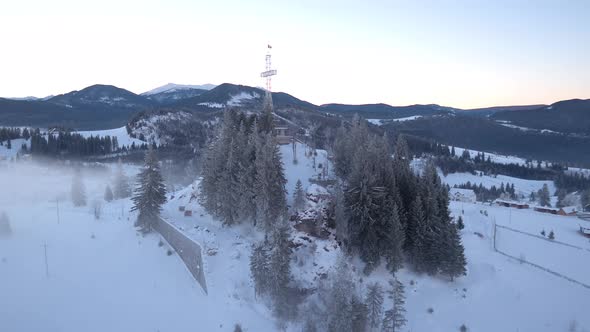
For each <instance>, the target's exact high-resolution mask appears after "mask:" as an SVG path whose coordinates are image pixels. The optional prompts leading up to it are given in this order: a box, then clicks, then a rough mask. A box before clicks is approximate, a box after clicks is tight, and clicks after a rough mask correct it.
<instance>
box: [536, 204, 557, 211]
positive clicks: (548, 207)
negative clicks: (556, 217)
mask: <svg viewBox="0 0 590 332" xmlns="http://www.w3.org/2000/svg"><path fill="white" fill-rule="evenodd" d="M535 209H539V210H548V211H556V212H557V211H559V209H558V208H554V207H550V206H538V205H537V206H535Z"/></svg>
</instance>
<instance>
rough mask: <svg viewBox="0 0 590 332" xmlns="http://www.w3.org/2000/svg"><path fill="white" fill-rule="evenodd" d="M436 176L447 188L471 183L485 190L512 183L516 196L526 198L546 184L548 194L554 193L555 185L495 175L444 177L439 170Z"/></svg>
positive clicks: (469, 174) (450, 175)
mask: <svg viewBox="0 0 590 332" xmlns="http://www.w3.org/2000/svg"><path fill="white" fill-rule="evenodd" d="M438 176H440V178H441V180H442V181H443V182H444V183H446V184H448V185H449V186H451V187H453V186H454V185H460V184H464V183H467V181H469V182H471V184H476V185H478V186H479V184H480V183H481V185H482V186H484V187H486V188H488V189H489V188H491V187H492V186H496V188H500V186H501V185H502V183H504V185H506V184H508V183H510V184H512V183H514V189H515V191H516V193H517V194H519V195H523V196H525V197H527V198H528V196H529V195H530V194H531V192H535V193H537V191H539V189H541V188H543V185H544V184H546V185H547V186H548V187H549V192H550V193H554V192H555V189H556V188H555V184H554V183H553V181H540V180H525V179H519V178H515V177H511V176H506V175H497V176H489V175H481V176H479V175H473V174H471V173H451V174H447V176H444V174H443V173H442V172H441V171H440V170H439V172H438Z"/></svg>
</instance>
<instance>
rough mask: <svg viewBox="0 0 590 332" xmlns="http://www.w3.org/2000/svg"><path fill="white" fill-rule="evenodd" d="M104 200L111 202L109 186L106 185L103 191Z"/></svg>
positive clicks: (111, 193)
mask: <svg viewBox="0 0 590 332" xmlns="http://www.w3.org/2000/svg"><path fill="white" fill-rule="evenodd" d="M104 200H105V201H107V202H111V201H112V200H113V191H112V190H111V186H109V185H108V184H107V187H106V188H105V189H104Z"/></svg>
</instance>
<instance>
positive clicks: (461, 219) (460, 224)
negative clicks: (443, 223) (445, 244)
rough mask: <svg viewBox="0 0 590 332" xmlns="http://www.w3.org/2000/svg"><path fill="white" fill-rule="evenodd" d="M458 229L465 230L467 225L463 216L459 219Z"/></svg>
mask: <svg viewBox="0 0 590 332" xmlns="http://www.w3.org/2000/svg"><path fill="white" fill-rule="evenodd" d="M457 228H458V229H463V228H465V224H464V223H463V217H461V216H459V219H457Z"/></svg>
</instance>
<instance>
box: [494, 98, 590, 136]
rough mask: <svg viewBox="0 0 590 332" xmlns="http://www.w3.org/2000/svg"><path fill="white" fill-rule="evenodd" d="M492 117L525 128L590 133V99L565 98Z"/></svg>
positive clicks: (500, 113) (499, 113)
mask: <svg viewBox="0 0 590 332" xmlns="http://www.w3.org/2000/svg"><path fill="white" fill-rule="evenodd" d="M491 118H492V119H494V120H500V121H505V122H509V123H510V124H512V125H516V126H520V127H524V128H533V129H538V130H543V129H547V130H552V131H556V132H560V133H564V134H582V135H590V99H586V100H583V99H571V100H563V101H559V102H557V103H554V104H551V105H549V106H543V107H541V108H537V109H527V110H518V111H502V112H497V113H495V114H493V115H492V116H491Z"/></svg>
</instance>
